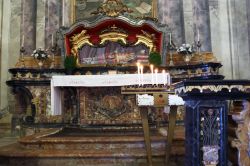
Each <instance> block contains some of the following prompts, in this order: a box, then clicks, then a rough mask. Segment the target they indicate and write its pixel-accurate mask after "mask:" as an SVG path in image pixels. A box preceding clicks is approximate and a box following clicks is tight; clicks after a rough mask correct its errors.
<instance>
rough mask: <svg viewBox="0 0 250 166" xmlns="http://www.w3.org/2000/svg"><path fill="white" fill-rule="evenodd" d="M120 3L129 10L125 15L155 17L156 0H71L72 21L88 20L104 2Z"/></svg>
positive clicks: (135, 17)
mask: <svg viewBox="0 0 250 166" xmlns="http://www.w3.org/2000/svg"><path fill="white" fill-rule="evenodd" d="M108 2H109V3H113V2H114V3H122V4H123V5H125V6H126V7H127V8H128V9H129V10H130V12H129V13H126V14H125V15H126V16H127V17H129V18H132V19H138V18H143V17H153V18H157V0H73V3H72V12H73V14H72V22H77V21H80V20H89V19H91V18H93V17H94V16H95V15H94V14H93V13H94V12H96V11H97V10H98V8H99V7H100V6H101V5H103V4H105V3H108Z"/></svg>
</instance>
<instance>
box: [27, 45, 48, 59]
mask: <svg viewBox="0 0 250 166" xmlns="http://www.w3.org/2000/svg"><path fill="white" fill-rule="evenodd" d="M31 56H33V57H34V58H35V59H37V60H39V61H44V60H46V59H47V58H48V57H49V56H48V54H47V52H46V51H45V50H44V49H42V48H38V49H36V50H34V51H33V53H32V55H31Z"/></svg>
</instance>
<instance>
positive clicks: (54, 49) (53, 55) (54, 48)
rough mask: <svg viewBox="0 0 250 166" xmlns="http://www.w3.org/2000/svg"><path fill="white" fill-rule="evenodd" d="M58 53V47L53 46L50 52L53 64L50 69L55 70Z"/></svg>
mask: <svg viewBox="0 0 250 166" xmlns="http://www.w3.org/2000/svg"><path fill="white" fill-rule="evenodd" d="M56 51H57V45H53V46H52V47H51V49H50V52H51V53H52V62H51V65H50V68H55V53H56Z"/></svg>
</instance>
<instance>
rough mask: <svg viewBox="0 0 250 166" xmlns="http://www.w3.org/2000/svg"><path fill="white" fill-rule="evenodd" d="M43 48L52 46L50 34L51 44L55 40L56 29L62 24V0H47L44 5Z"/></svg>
mask: <svg viewBox="0 0 250 166" xmlns="http://www.w3.org/2000/svg"><path fill="white" fill-rule="evenodd" d="M45 8H46V9H45V12H46V13H45V17H46V19H45V48H46V49H48V48H49V49H50V48H51V47H52V34H53V44H54V45H55V42H56V36H57V35H56V31H57V30H58V29H59V27H60V26H61V25H62V17H61V15H62V1H58V0H47V2H46V6H45Z"/></svg>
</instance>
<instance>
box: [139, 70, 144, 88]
mask: <svg viewBox="0 0 250 166" xmlns="http://www.w3.org/2000/svg"><path fill="white" fill-rule="evenodd" d="M140 69H141V84H142V85H143V84H144V82H143V66H142V65H141V67H140Z"/></svg>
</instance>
